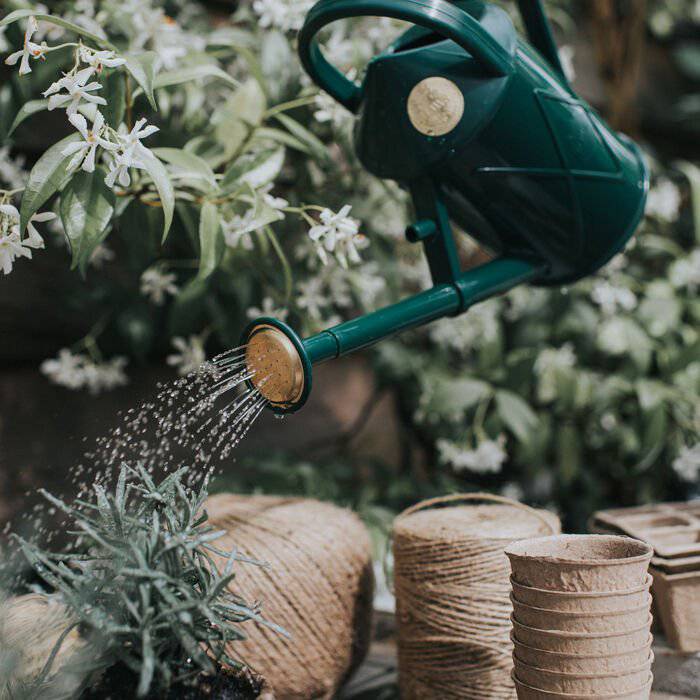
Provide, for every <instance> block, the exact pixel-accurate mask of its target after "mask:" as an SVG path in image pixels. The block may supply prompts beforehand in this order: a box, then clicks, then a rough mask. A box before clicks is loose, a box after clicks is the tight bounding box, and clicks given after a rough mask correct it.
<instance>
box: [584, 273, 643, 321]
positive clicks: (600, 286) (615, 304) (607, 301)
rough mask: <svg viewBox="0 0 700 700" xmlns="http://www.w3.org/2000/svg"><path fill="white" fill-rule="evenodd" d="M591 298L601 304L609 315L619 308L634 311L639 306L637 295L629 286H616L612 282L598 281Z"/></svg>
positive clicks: (603, 310)
mask: <svg viewBox="0 0 700 700" xmlns="http://www.w3.org/2000/svg"><path fill="white" fill-rule="evenodd" d="M591 299H592V300H593V301H594V302H595V303H596V304H598V306H600V308H601V311H602V312H603V313H604V314H605V315H607V316H613V315H614V314H616V313H617V311H618V309H621V310H623V311H632V309H634V308H635V307H636V306H637V297H636V295H635V294H634V292H633V291H632V290H631V289H627V287H616V286H614V285H612V284H610V282H607V281H600V282H596V283H595V286H594V287H593V291H592V292H591Z"/></svg>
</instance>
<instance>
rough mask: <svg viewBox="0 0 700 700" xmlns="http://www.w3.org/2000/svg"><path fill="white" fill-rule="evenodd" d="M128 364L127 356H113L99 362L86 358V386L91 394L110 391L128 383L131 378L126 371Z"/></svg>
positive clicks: (84, 373) (84, 367)
mask: <svg viewBox="0 0 700 700" xmlns="http://www.w3.org/2000/svg"><path fill="white" fill-rule="evenodd" d="M126 364H127V359H126V357H113V358H112V359H111V360H107V361H106V362H99V363H98V362H92V361H91V360H89V359H86V361H85V363H84V366H83V377H84V382H85V386H86V387H87V388H88V389H89V391H90V393H91V394H99V393H100V392H101V391H103V390H105V391H109V390H110V389H115V388H116V387H118V386H123V385H124V384H128V383H129V379H128V378H127V376H126V374H125V372H124V367H126Z"/></svg>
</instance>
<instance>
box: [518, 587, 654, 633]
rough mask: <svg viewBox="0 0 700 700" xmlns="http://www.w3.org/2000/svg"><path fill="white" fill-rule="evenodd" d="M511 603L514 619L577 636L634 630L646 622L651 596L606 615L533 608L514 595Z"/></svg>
mask: <svg viewBox="0 0 700 700" xmlns="http://www.w3.org/2000/svg"><path fill="white" fill-rule="evenodd" d="M511 601H512V603H513V614H514V617H515V619H516V620H517V621H518V622H520V623H521V624H523V625H527V626H528V627H536V628H539V629H545V630H561V631H562V632H577V633H588V632H622V631H627V630H635V629H638V628H639V627H641V626H642V625H644V624H645V623H646V621H647V619H648V618H649V611H650V609H651V596H650V595H648V594H647V600H646V601H645V603H644V604H643V605H640V606H638V607H636V608H632V609H631V610H615V611H613V610H610V611H608V612H606V613H605V614H602V613H599V612H593V613H589V612H562V611H560V610H545V609H544V608H533V607H531V606H529V605H525V604H524V603H519V602H518V601H517V600H515V599H514V598H513V596H511Z"/></svg>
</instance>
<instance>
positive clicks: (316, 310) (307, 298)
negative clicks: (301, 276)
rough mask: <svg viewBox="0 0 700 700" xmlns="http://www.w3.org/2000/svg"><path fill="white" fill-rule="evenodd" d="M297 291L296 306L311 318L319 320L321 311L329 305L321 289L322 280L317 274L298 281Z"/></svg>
mask: <svg viewBox="0 0 700 700" xmlns="http://www.w3.org/2000/svg"><path fill="white" fill-rule="evenodd" d="M299 292H300V293H299V295H298V296H297V306H298V307H299V308H300V309H304V310H305V311H306V312H307V314H308V315H309V317H310V318H312V319H313V320H315V321H320V320H321V318H322V311H323V310H324V309H325V308H326V307H328V305H329V300H328V298H327V296H326V295H325V294H324V291H323V280H321V278H320V277H318V276H315V277H310V278H309V279H308V280H306V281H304V282H300V283H299Z"/></svg>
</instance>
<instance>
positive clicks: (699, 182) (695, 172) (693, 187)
mask: <svg viewBox="0 0 700 700" xmlns="http://www.w3.org/2000/svg"><path fill="white" fill-rule="evenodd" d="M674 165H675V167H677V168H678V169H679V170H680V171H681V172H682V173H683V174H684V175H685V176H686V177H687V178H688V182H689V183H690V201H691V203H692V205H693V225H694V227H695V240H696V241H698V242H700V168H699V167H698V166H697V165H695V164H694V163H689V162H688V161H685V160H682V161H678V162H677V163H674Z"/></svg>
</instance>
